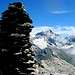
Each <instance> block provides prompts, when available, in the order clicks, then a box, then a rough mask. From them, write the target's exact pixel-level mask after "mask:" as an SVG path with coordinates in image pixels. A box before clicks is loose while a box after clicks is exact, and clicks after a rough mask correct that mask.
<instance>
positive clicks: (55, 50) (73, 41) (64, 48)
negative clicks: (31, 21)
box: [31, 30, 75, 66]
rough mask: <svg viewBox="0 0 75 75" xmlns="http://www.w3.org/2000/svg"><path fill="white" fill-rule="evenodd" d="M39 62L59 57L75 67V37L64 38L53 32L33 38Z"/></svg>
mask: <svg viewBox="0 0 75 75" xmlns="http://www.w3.org/2000/svg"><path fill="white" fill-rule="evenodd" d="M31 40H32V42H33V50H35V52H36V54H37V55H36V58H37V60H39V61H41V60H44V59H49V58H51V57H52V56H54V57H59V58H61V59H63V60H65V61H67V62H68V63H70V64H72V65H74V66H75V63H74V62H75V36H70V37H66V38H62V37H61V36H59V35H58V34H56V33H54V32H52V30H47V31H42V32H39V33H37V34H35V36H34V37H32V38H31Z"/></svg>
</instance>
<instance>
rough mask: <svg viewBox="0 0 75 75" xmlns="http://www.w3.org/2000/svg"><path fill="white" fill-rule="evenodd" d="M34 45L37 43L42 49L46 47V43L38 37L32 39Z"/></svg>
mask: <svg viewBox="0 0 75 75" xmlns="http://www.w3.org/2000/svg"><path fill="white" fill-rule="evenodd" d="M33 43H34V44H35V45H37V46H38V47H39V48H41V49H44V48H46V47H47V45H48V43H47V42H46V41H45V40H44V38H39V39H36V40H34V41H33Z"/></svg>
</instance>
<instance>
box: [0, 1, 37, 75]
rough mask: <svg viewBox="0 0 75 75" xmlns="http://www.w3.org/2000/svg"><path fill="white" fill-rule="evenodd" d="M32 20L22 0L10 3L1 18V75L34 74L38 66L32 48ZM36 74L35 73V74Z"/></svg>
mask: <svg viewBox="0 0 75 75" xmlns="http://www.w3.org/2000/svg"><path fill="white" fill-rule="evenodd" d="M31 23H32V20H31V19H30V18H29V15H28V14H27V13H26V10H25V9H24V6H23V5H22V3H21V2H15V3H12V4H9V7H8V10H6V11H4V12H3V13H2V20H0V73H1V74H0V75H32V74H31V73H32V72H34V68H35V67H36V65H35V63H36V59H35V58H34V56H35V53H34V52H33V51H32V49H31V45H32V44H31V42H30V38H29V37H30V35H29V33H30V32H31V30H32V29H31V28H33V26H32V25H31ZM33 75H34V74H33Z"/></svg>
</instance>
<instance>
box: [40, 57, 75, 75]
mask: <svg viewBox="0 0 75 75" xmlns="http://www.w3.org/2000/svg"><path fill="white" fill-rule="evenodd" d="M50 73H51V74H52V75H75V67H74V66H73V65H71V64H69V63H67V62H66V61H64V60H62V59H60V58H57V57H51V59H48V60H42V61H41V62H40V67H39V75H50Z"/></svg>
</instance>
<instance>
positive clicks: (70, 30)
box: [31, 26, 75, 37]
mask: <svg viewBox="0 0 75 75" xmlns="http://www.w3.org/2000/svg"><path fill="white" fill-rule="evenodd" d="M49 29H50V30H52V31H53V32H54V33H56V34H59V35H61V36H64V37H66V36H71V35H74V36H75V27H72V26H70V27H69V26H55V27H49V26H41V27H36V28H33V30H32V32H31V36H34V35H35V34H36V33H37V32H41V31H46V30H49Z"/></svg>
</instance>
